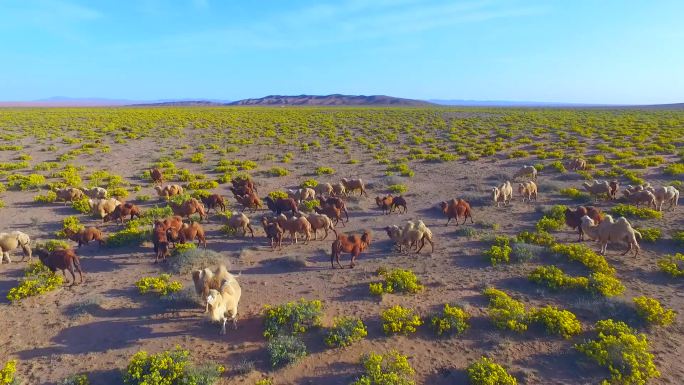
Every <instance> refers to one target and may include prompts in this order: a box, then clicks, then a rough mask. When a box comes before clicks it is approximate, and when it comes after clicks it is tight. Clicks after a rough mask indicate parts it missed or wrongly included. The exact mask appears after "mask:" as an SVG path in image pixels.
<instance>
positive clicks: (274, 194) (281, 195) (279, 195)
mask: <svg viewBox="0 0 684 385" xmlns="http://www.w3.org/2000/svg"><path fill="white" fill-rule="evenodd" d="M268 196H269V197H271V199H273V200H277V199H287V198H288V195H287V193H286V192H285V191H271V192H270V193H268Z"/></svg>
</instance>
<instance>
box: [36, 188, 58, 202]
mask: <svg viewBox="0 0 684 385" xmlns="http://www.w3.org/2000/svg"><path fill="white" fill-rule="evenodd" d="M55 200H57V193H56V192H54V191H51V190H48V191H46V192H45V194H38V195H36V196H34V197H33V201H34V202H40V203H52V202H54V201H55Z"/></svg>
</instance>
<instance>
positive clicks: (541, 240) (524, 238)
mask: <svg viewBox="0 0 684 385" xmlns="http://www.w3.org/2000/svg"><path fill="white" fill-rule="evenodd" d="M516 241H517V242H525V243H529V244H533V245H539V246H552V245H553V244H555V243H556V240H555V239H554V238H553V235H551V234H549V233H547V232H544V231H541V232H534V233H533V232H529V231H523V232H522V233H520V234H518V236H517V237H516Z"/></svg>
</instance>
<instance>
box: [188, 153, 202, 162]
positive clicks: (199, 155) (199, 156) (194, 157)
mask: <svg viewBox="0 0 684 385" xmlns="http://www.w3.org/2000/svg"><path fill="white" fill-rule="evenodd" d="M190 161H191V162H192V163H204V162H206V159H205V158H204V153H203V152H197V153H194V154H192V155H191V156H190Z"/></svg>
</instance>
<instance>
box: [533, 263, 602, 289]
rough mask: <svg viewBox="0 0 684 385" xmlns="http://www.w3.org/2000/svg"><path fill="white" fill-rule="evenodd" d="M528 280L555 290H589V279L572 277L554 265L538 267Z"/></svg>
mask: <svg viewBox="0 0 684 385" xmlns="http://www.w3.org/2000/svg"><path fill="white" fill-rule="evenodd" d="M528 278H529V279H530V281H532V282H535V283H538V284H542V285H545V286H547V287H549V288H551V289H553V290H559V289H588V288H589V279H588V278H586V277H571V276H569V275H566V274H565V273H563V271H562V270H561V269H559V268H557V267H556V266H553V265H551V266H539V267H537V268H536V269H534V270H533V271H532V272H531V273H530V275H529V276H528Z"/></svg>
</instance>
